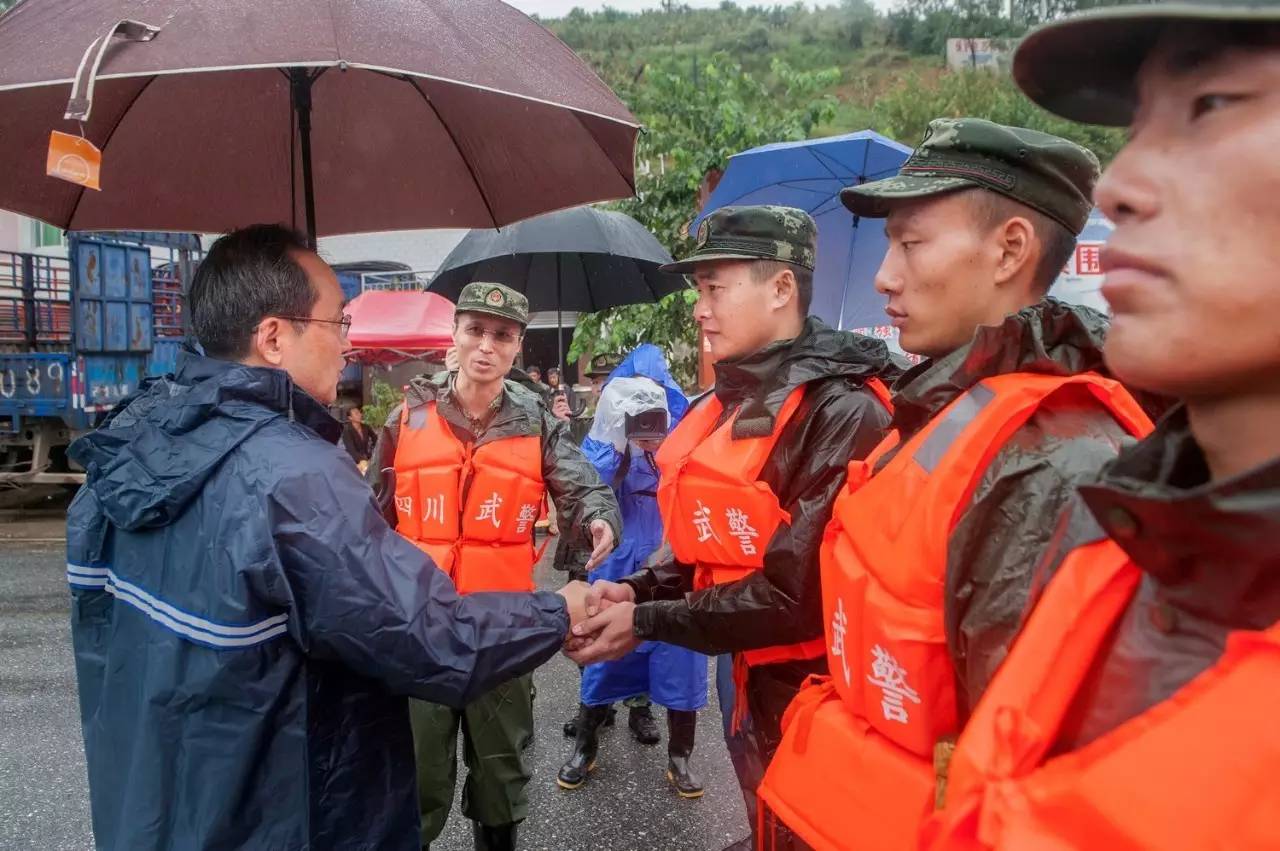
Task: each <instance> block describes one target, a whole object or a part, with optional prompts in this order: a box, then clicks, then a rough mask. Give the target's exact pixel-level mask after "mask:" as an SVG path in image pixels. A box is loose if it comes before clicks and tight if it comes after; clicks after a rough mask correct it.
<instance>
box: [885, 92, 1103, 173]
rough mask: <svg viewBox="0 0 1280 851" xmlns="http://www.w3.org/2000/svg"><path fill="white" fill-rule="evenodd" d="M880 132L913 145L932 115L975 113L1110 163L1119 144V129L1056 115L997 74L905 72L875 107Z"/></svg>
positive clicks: (935, 116)
mask: <svg viewBox="0 0 1280 851" xmlns="http://www.w3.org/2000/svg"><path fill="white" fill-rule="evenodd" d="M874 115H875V119H876V123H877V124H878V125H879V126H878V127H877V128H876V129H878V130H879V131H880V132H881V133H884V134H885V135H886V136H889V137H890V138H893V139H898V140H899V141H901V142H903V143H904V144H908V145H914V144H915V143H916V142H918V141H919V140H920V139H922V138H923V137H924V131H925V128H926V127H927V126H928V124H929V122H930V121H931V120H933V119H934V118H946V117H951V118H962V117H964V116H976V117H978V118H986V119H988V120H990V121H995V122H996V123H998V124H1010V125H1014V126H1016V127H1029V128H1031V129H1032V130H1040V131H1043V132H1045V133H1052V134H1054V135H1055V136H1061V137H1062V138H1064V139H1070V140H1071V141H1073V142H1076V143H1078V144H1081V145H1084V146H1085V147H1086V148H1089V149H1090V150H1092V151H1093V152H1094V153H1096V154H1097V155H1098V158H1099V159H1100V160H1102V162H1103V163H1106V162H1109V161H1110V160H1111V158H1112V157H1114V156H1115V154H1116V152H1117V151H1119V150H1120V146H1121V145H1123V144H1124V133H1123V131H1120V130H1115V129H1112V128H1107V127H1098V126H1095V125H1091V124H1077V123H1075V122H1073V121H1067V120H1066V119H1063V118H1058V117H1057V116H1055V115H1052V114H1050V113H1048V112H1045V111H1044V110H1043V109H1041V108H1040V107H1038V106H1036V105H1035V104H1034V103H1032V102H1031V101H1030V100H1028V99H1027V98H1026V97H1025V96H1024V95H1023V94H1022V93H1021V92H1020V91H1018V88H1017V87H1016V86H1015V85H1014V84H1013V82H1012V81H1011V80H1010V79H1009V78H1008V77H1004V76H1002V75H999V74H989V73H981V72H978V73H968V72H966V73H959V74H943V75H942V76H940V77H936V78H935V79H933V80H932V81H927V80H923V79H921V78H920V77H919V76H916V75H914V74H911V75H908V76H907V77H906V78H905V79H903V80H902V82H901V83H899V85H898V86H897V87H896V88H894V89H893V90H891V91H890V92H889V93H888V94H886V95H882V96H881V97H880V98H879V100H878V101H877V102H876V105H875V108H874Z"/></svg>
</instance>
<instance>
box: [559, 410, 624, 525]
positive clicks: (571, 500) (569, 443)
mask: <svg viewBox="0 0 1280 851" xmlns="http://www.w3.org/2000/svg"><path fill="white" fill-rule="evenodd" d="M541 416H542V434H543V439H542V479H543V482H544V483H545V484H546V487H547V494H548V496H550V497H551V500H552V501H553V502H554V503H555V506H556V511H558V512H559V513H560V515H561V520H560V528H561V529H562V530H566V534H570V532H569V530H579V531H580V533H581V534H582V535H583V536H584V537H585V540H587V541H589V540H590V539H591V536H590V534H589V533H588V532H587V529H586V527H587V526H588V525H589V524H590V523H591V521H593V520H604V521H605V522H606V523H608V524H609V526H610V527H611V528H612V529H613V539H614V541H620V540H622V515H621V513H620V512H619V511H618V500H617V498H616V497H615V496H614V495H613V491H612V490H610V489H609V486H608V485H606V484H605V483H604V482H602V481H601V480H600V474H599V473H598V472H596V468H595V465H594V464H592V463H591V462H590V461H588V460H587V456H586V455H584V454H582V447H580V446H578V444H577V443H576V442H574V440H573V437H572V436H571V435H570V433H569V426H568V424H567V423H564V422H561V421H560V420H558V419H556V418H555V417H554V416H552V415H551V412H550V411H547V410H545V409H542V410H541Z"/></svg>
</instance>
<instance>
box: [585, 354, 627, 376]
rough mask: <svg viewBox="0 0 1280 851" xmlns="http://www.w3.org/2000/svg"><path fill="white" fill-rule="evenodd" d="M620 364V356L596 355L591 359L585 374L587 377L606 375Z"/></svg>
mask: <svg viewBox="0 0 1280 851" xmlns="http://www.w3.org/2000/svg"><path fill="white" fill-rule="evenodd" d="M620 363H622V357H621V356H620V355H596V356H595V357H593V358H592V359H591V366H590V367H588V368H587V372H586V374H587V375H588V376H592V375H608V374H609V373H611V372H613V371H614V370H615V369H617V367H618V364H620Z"/></svg>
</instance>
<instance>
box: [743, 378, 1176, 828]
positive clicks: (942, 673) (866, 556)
mask: <svg viewBox="0 0 1280 851" xmlns="http://www.w3.org/2000/svg"><path fill="white" fill-rule="evenodd" d="M1069 385H1075V386H1079V387H1082V388H1084V389H1085V390H1087V391H1088V392H1089V393H1090V394H1092V395H1093V396H1094V398H1096V399H1097V400H1098V401H1099V403H1100V406H1101V407H1102V408H1103V409H1104V410H1107V411H1109V412H1110V413H1111V415H1112V416H1113V417H1115V419H1116V420H1117V422H1119V423H1120V424H1121V425H1122V426H1124V428H1125V429H1126V430H1127V431H1129V432H1130V433H1132V434H1143V433H1145V432H1146V431H1148V430H1149V429H1150V427H1151V423H1150V420H1149V419H1148V418H1147V417H1146V415H1145V414H1144V413H1143V412H1142V410H1141V408H1140V407H1139V406H1138V404H1137V402H1136V401H1134V399H1133V398H1132V397H1131V396H1130V395H1129V394H1128V393H1127V392H1126V391H1125V390H1124V389H1123V388H1122V387H1121V386H1120V385H1119V384H1117V383H1116V382H1114V381H1111V380H1109V379H1105V378H1102V377H1100V376H1097V375H1091V374H1085V375H1077V376H1069V377H1068V376H1042V375H1028V374H1016V373H1015V374H1011V375H1004V376H998V377H994V378H990V379H987V380H985V381H983V382H981V383H979V384H978V385H975V386H974V387H973V388H971V389H970V390H969V391H968V392H966V393H964V394H962V395H961V396H959V397H958V398H956V399H955V400H953V401H952V403H951V404H950V405H948V406H947V407H946V408H944V409H943V410H942V411H941V412H940V413H939V414H938V415H937V416H936V417H934V418H933V420H931V421H930V422H929V423H928V424H927V425H926V426H925V427H924V428H923V429H921V430H920V431H919V432H917V433H916V434H915V435H914V436H913V437H912V438H911V439H910V440H908V441H907V442H906V443H905V444H904V445H901V446H899V436H898V434H897V433H891V434H890V435H889V436H888V437H886V438H885V440H884V441H883V442H882V443H881V445H880V446H879V447H877V449H876V450H875V451H874V452H873V453H872V454H871V455H870V456H869V457H868V458H867V459H866V460H865V461H862V462H854V463H853V464H851V465H850V470H849V477H848V484H847V485H846V487H845V489H844V490H843V491H842V492H841V495H840V496H839V497H838V498H837V500H836V504H835V507H834V510H833V516H832V522H831V525H830V526H829V527H828V529H827V533H826V535H825V536H824V539H823V548H822V557H821V561H822V585H823V611H824V615H825V618H824V620H825V625H826V639H827V650H828V663H829V667H830V670H831V675H832V687H833V688H834V689H835V692H836V694H838V695H839V698H840V700H839V703H840V704H841V707H842V711H843V715H840V714H839V713H836V712H835V711H834V710H828V711H826V712H825V714H824V715H823V717H824V718H826V719H827V720H828V721H831V720H832V719H835V718H840V717H843V718H845V719H846V721H845V726H844V727H843V728H841V730H840V732H838V733H836V732H831V733H828V734H823V733H821V732H820V731H818V730H817V729H815V730H814V731H813V732H812V733H811V734H809V738H810V739H811V741H810V743H809V745H808V747H807V749H806V750H805V751H804V752H803V753H799V752H798V751H797V749H796V747H795V737H796V736H797V735H799V733H798V731H796V730H794V729H788V730H787V733H786V736H784V739H783V746H782V747H781V748H780V749H779V751H778V753H777V755H776V756H775V758H774V764H773V766H771V767H770V769H769V775H771V777H770V778H769V780H768V785H769V788H770V795H771V796H772V798H773V800H774V802H775V803H776V805H777V806H776V807H775V809H777V810H778V811H779V812H782V811H789V812H790V813H791V817H792V818H794V819H796V821H795V822H793V821H787V824H788V826H789V827H790V828H791V829H792V830H794V831H796V832H797V833H798V834H799V835H801V836H802V837H803V838H805V839H806V840H807V841H809V842H810V844H812V845H814V846H815V847H818V848H838V847H848V846H840V845H827V846H823V845H822V844H821V840H822V838H823V837H831V836H840V835H844V836H846V837H851V836H855V835H856V837H857V847H858V848H860V849H862V848H866V849H900V848H909V847H913V843H914V837H915V833H916V831H917V829H918V828H919V825H920V823H921V821H922V820H923V819H924V817H925V816H926V815H927V814H928V813H929V812H930V811H931V810H932V809H933V806H934V799H935V770H934V749H935V746H936V745H937V744H938V743H939V742H940V741H943V740H949V739H950V737H951V736H952V735H954V733H955V727H956V723H957V720H956V698H955V673H954V670H953V668H952V665H951V659H950V656H949V654H948V651H947V647H946V636H945V629H944V625H943V616H944V613H943V587H944V582H945V574H946V564H947V545H948V539H949V537H950V534H951V531H952V528H953V526H954V524H955V522H956V520H957V519H958V517H959V515H960V514H961V513H962V511H963V509H964V507H965V506H966V505H967V504H968V502H969V499H970V497H971V495H972V492H973V490H974V488H975V487H976V485H977V483H978V481H979V480H980V479H981V476H982V474H983V472H984V471H985V470H986V468H987V466H988V465H989V464H990V462H991V460H992V459H993V458H994V457H995V455H996V454H997V453H998V452H999V451H1000V449H1001V448H1002V447H1003V446H1004V445H1005V443H1006V442H1007V441H1008V440H1009V438H1010V437H1011V436H1012V435H1013V434H1014V433H1015V432H1016V431H1017V430H1018V429H1019V428H1021V427H1022V426H1023V425H1024V424H1025V423H1026V421H1027V420H1028V419H1029V418H1030V417H1031V416H1032V415H1033V414H1034V413H1035V411H1036V409H1037V408H1039V406H1040V405H1041V404H1042V403H1043V402H1044V401H1045V400H1046V399H1048V398H1049V397H1050V396H1052V395H1053V394H1054V393H1056V392H1058V391H1059V390H1061V389H1063V388H1064V387H1066V386H1069ZM894 450H897V451H896V452H894ZM891 452H894V454H893V455H892V457H891V458H890V460H888V461H887V463H885V465H884V466H883V468H882V469H880V470H879V472H877V473H875V475H874V476H873V475H872V470H874V469H875V466H876V464H877V462H878V461H879V460H880V459H881V458H885V457H889V453H891ZM792 726H793V728H794V727H797V726H800V725H798V724H795V725H792ZM850 730H853V731H855V732H856V735H850V734H849V731H850ZM836 771H843V772H847V773H848V774H850V775H851V776H852V777H854V778H858V779H857V780H856V781H855V782H854V784H853V785H854V786H855V787H856V790H855V791H854V792H851V793H849V794H848V795H847V796H846V797H847V798H848V800H847V804H846V807H845V809H844V810H843V811H830V812H826V811H821V810H817V809H814V807H813V806H812V802H813V801H815V800H817V799H818V797H819V796H818V795H817V792H815V790H814V788H813V784H814V783H819V782H823V780H822V779H823V778H827V777H829V776H830V775H831V774H832V773H833V772H836ZM804 777H809V778H812V780H810V781H808V782H803V781H801V780H800V779H799V778H804ZM890 778H891V779H892V782H890V780H889V779H890ZM876 813H887V814H892V815H893V817H894V822H893V824H892V827H890V826H888V825H887V824H886V826H885V828H884V829H883V830H881V829H879V828H877V827H874V826H873V824H874V823H875V814H876ZM846 815H849V817H853V816H857V817H858V818H859V819H863V818H865V819H868V820H869V822H870V824H863V823H862V822H861V821H859V822H857V826H856V828H855V826H854V822H850V821H848V820H847V819H846ZM842 832H843V833H842Z"/></svg>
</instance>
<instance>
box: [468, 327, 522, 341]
mask: <svg viewBox="0 0 1280 851" xmlns="http://www.w3.org/2000/svg"><path fill="white" fill-rule="evenodd" d="M462 333H463V334H466V335H467V336H468V337H470V338H471V339H473V340H475V341H477V342H479V341H480V340H483V339H484V338H485V335H488V336H489V337H491V338H493V341H494V342H495V343H499V344H501V345H510V344H512V343H517V342H519V341H520V337H521V335H520V334H514V333H512V332H510V331H508V330H506V329H505V328H500V329H498V330H497V331H490V330H489V329H487V328H485V327H484V326H483V325H463V326H462Z"/></svg>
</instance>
